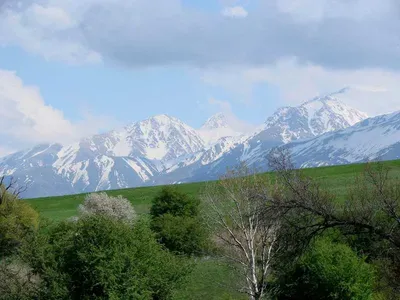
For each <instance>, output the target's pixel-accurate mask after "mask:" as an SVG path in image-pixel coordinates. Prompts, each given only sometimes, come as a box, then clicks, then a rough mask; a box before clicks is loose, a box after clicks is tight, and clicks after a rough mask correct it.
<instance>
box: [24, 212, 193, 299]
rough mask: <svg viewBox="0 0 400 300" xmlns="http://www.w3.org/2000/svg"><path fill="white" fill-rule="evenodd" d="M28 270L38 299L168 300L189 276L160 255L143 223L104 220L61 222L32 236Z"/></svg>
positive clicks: (185, 267)
mask: <svg viewBox="0 0 400 300" xmlns="http://www.w3.org/2000/svg"><path fill="white" fill-rule="evenodd" d="M32 244H33V245H35V247H32V249H31V253H27V254H26V258H27V260H28V261H29V264H30V266H31V267H32V268H33V269H34V271H35V272H37V273H38V274H39V275H40V277H41V280H42V281H41V282H42V283H41V294H40V297H41V298H43V299H94V298H96V299H169V298H170V297H171V295H172V292H173V290H174V289H176V288H177V286H178V285H179V284H180V283H181V282H182V280H183V279H184V277H185V275H186V274H187V273H188V272H189V271H190V266H189V264H188V263H187V262H186V260H183V259H182V258H179V257H176V256H174V255H172V254H170V253H168V252H167V251H165V250H163V249H162V246H160V245H159V244H158V243H157V242H156V240H155V238H154V234H153V233H152V232H151V230H150V229H149V226H148V224H147V223H146V222H145V221H138V222H137V223H136V225H135V227H132V226H131V225H130V224H127V223H126V222H121V221H118V220H115V219H112V218H109V217H105V216H103V215H100V216H96V215H90V216H87V217H85V218H80V219H79V220H77V221H76V222H63V223H60V224H57V225H56V226H55V227H54V228H51V230H49V231H48V232H44V233H43V234H42V236H37V237H36V240H35V241H33V243H32Z"/></svg>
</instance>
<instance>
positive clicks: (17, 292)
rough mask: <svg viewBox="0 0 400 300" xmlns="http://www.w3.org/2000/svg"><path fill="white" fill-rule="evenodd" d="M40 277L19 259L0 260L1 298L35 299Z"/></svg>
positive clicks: (6, 299)
mask: <svg viewBox="0 0 400 300" xmlns="http://www.w3.org/2000/svg"><path fill="white" fill-rule="evenodd" d="M39 283H40V279H39V277H38V276H37V275H35V274H33V272H32V270H31V268H29V267H28V266H27V265H26V264H24V263H22V262H20V261H18V260H17V259H15V258H13V259H9V258H7V259H3V260H1V261H0V299H1V300H3V299H4V300H13V299H15V300H24V299H26V300H28V299H35V296H37V291H38V287H39Z"/></svg>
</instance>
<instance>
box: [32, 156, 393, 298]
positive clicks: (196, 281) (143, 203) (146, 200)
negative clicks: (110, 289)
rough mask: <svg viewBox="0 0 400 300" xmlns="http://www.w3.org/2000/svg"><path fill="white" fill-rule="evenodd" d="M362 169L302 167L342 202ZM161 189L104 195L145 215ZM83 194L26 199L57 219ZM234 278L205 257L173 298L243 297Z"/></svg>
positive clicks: (197, 190)
mask: <svg viewBox="0 0 400 300" xmlns="http://www.w3.org/2000/svg"><path fill="white" fill-rule="evenodd" d="M384 164H385V165H387V166H389V167H390V168H391V172H392V173H391V176H395V177H397V176H399V175H400V160H397V161H388V162H385V163H384ZM364 168H365V165H364V164H354V165H344V166H334V167H320V168H312V169H305V170H304V172H305V174H306V175H308V176H311V177H312V178H314V179H316V180H318V181H319V182H320V183H321V185H322V186H323V187H325V188H326V189H328V190H329V191H331V192H332V193H334V194H335V195H337V199H338V201H343V200H345V199H346V193H347V190H348V189H349V187H351V185H352V184H353V183H354V180H355V178H356V176H357V175H358V174H360V173H361V172H362V171H363V169H364ZM260 176H271V174H270V173H265V174H261V175H260ZM161 188H162V186H154V187H141V188H131V189H121V190H111V191H107V194H109V195H112V196H117V195H122V196H123V197H125V198H127V199H128V200H130V201H131V202H132V204H133V205H134V207H135V210H136V211H137V213H138V214H147V213H148V212H149V209H150V206H151V202H152V199H153V198H154V197H155V195H156V194H157V193H158V192H159V191H160V190H161ZM178 188H179V189H180V190H181V191H182V192H185V193H187V194H189V195H193V196H199V195H200V194H201V193H202V191H203V190H204V188H206V183H190V184H181V185H178ZM84 197H85V194H79V195H67V196H58V197H46V198H36V199H26V200H25V201H27V202H29V203H30V204H31V205H32V206H33V207H34V208H35V209H36V210H37V211H39V212H40V214H41V215H42V216H43V217H45V218H49V219H51V220H54V221H56V222H57V221H61V220H64V219H66V218H69V217H71V216H74V215H76V213H77V208H78V205H79V204H80V203H82V202H83V200H84ZM235 280H236V276H235V273H234V272H232V271H231V270H230V269H229V266H227V265H226V264H224V263H221V262H218V261H216V260H214V259H204V260H202V261H201V262H200V263H198V264H197V267H196V268H195V270H194V272H193V273H192V274H191V276H190V278H189V279H188V283H187V284H186V285H185V286H184V287H182V289H181V290H179V291H178V292H177V293H176V295H175V299H246V297H244V296H242V295H239V294H237V293H234V292H230V293H226V291H229V290H231V291H232V289H231V288H227V287H228V286H232V284H234V283H235Z"/></svg>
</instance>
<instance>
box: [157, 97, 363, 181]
mask: <svg viewBox="0 0 400 300" xmlns="http://www.w3.org/2000/svg"><path fill="white" fill-rule="evenodd" d="M345 92H346V90H340V91H339V92H336V93H332V94H329V95H326V96H322V97H316V98H314V99H312V100H310V101H307V102H304V103H303V104H301V105H300V106H297V107H283V108H280V109H278V110H277V111H276V112H275V113H274V114H273V115H272V116H271V117H269V118H268V119H267V121H266V122H265V123H264V124H263V125H262V126H260V127H259V128H258V129H257V130H256V131H255V132H254V133H253V134H251V135H250V136H248V137H246V138H242V139H241V140H240V141H239V142H237V143H236V144H235V145H234V147H231V149H229V151H225V153H224V155H223V156H222V157H220V158H218V159H217V160H214V161H212V162H210V163H209V164H207V165H201V166H199V168H197V169H196V170H194V171H193V170H191V172H190V175H189V174H186V173H185V172H182V170H179V169H178V170H176V171H174V173H173V174H168V175H165V176H164V177H168V176H170V177H171V176H172V177H174V179H176V180H177V181H179V182H190V181H201V180H207V179H216V178H218V177H219V176H220V175H221V174H223V173H224V172H225V171H226V168H227V167H232V166H235V165H237V164H239V163H240V162H242V161H245V162H247V164H248V165H250V166H254V167H257V168H259V169H261V170H265V168H266V156H267V154H268V153H269V151H270V150H271V149H272V148H273V147H277V146H280V145H284V144H287V143H290V142H294V141H297V140H304V139H310V138H313V137H316V136H319V135H321V134H324V133H327V132H333V131H336V130H341V129H344V128H347V127H350V126H352V125H354V124H357V123H358V122H360V121H362V120H364V119H366V118H367V117H368V116H367V115H366V114H365V113H362V112H360V111H358V110H356V109H354V108H351V107H349V106H348V105H346V104H345V103H343V102H341V101H340V99H339V97H340V95H342V94H343V93H345ZM178 173H180V174H181V176H182V177H180V176H178ZM162 182H165V180H163V181H162Z"/></svg>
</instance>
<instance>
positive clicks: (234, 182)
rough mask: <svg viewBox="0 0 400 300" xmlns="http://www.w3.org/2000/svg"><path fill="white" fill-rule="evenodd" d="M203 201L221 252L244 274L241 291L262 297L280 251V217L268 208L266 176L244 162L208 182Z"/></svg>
mask: <svg viewBox="0 0 400 300" xmlns="http://www.w3.org/2000/svg"><path fill="white" fill-rule="evenodd" d="M203 200H204V201H205V204H206V205H205V206H206V207H207V211H206V217H207V223H208V224H209V225H210V226H211V227H212V229H213V231H214V233H215V236H216V239H217V241H216V242H217V245H219V247H220V249H221V253H222V255H223V256H224V257H225V258H226V259H228V260H230V261H231V262H232V263H234V264H235V265H236V266H237V267H238V268H239V270H240V271H241V273H242V274H243V279H244V282H245V283H246V284H245V286H244V287H242V288H241V289H240V290H241V291H242V292H245V293H246V294H248V295H249V297H250V299H261V298H262V297H263V296H264V295H265V292H266V287H267V279H268V276H269V275H270V273H271V265H272V261H273V259H274V255H275V254H276V253H277V252H278V251H279V247H278V243H277V238H278V231H279V227H280V223H279V219H277V218H276V217H275V215H274V214H273V213H272V211H269V210H268V209H266V208H268V205H269V202H270V197H269V193H268V182H267V180H266V177H265V176H258V175H256V174H255V172H251V171H250V170H249V169H248V168H247V167H246V166H244V165H242V166H240V167H238V168H237V169H235V170H232V171H228V172H227V174H226V175H225V176H223V177H222V178H221V179H220V180H219V181H217V182H214V183H210V184H208V185H207V187H206V188H205V191H204V194H203Z"/></svg>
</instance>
